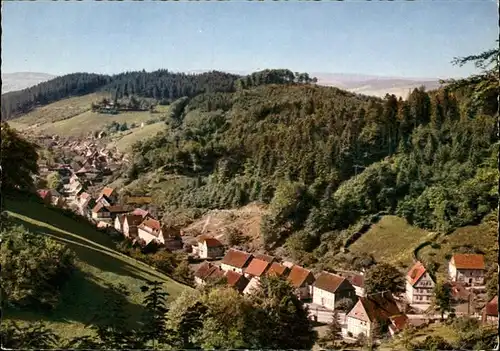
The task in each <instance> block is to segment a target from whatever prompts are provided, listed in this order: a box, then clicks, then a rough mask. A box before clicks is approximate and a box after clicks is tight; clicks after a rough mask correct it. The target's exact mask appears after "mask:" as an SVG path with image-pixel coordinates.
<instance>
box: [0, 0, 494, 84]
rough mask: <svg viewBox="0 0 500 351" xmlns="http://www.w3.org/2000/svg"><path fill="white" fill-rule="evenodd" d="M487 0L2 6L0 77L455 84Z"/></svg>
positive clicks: (483, 29)
mask: <svg viewBox="0 0 500 351" xmlns="http://www.w3.org/2000/svg"><path fill="white" fill-rule="evenodd" d="M497 38H498V7H497V4H496V2H495V1H494V0H471V1H466V0H456V1H451V0H443V1H431V0H427V1H426V0H419V1H415V2H410V1H395V2H387V1H382V2H381V1H373V2H367V1H345V2H334V1H321V2H316V1H315V2H310V1H307V2H305V1H273V2H270V1H264V2H255V1H244V2H243V1H236V0H233V1H224V2H214V1H193V2H171V1H168V2H157V1H154V2H153V1H148V2H146V1H144V2H135V1H134V2H132V1H127V2H111V1H104V2H94V1H91V2H90V1H81V2H60V1H58V2H48V1H43V0H40V1H34V2H27V1H22V2H21V1H13V2H2V72H3V73H12V72H43V73H50V74H55V75H61V74H67V73H73V72H94V73H106V74H114V73H119V72H123V71H126V70H142V69H145V70H146V71H153V70H156V69H160V68H164V69H169V70H171V71H195V70H211V69H216V70H223V71H236V72H240V71H256V70H261V69H265V68H288V69H291V70H293V71H301V72H309V73H313V72H326V73H348V74H354V73H355V74H370V75H377V76H391V77H407V78H408V77H414V78H449V77H463V76H467V75H468V74H470V73H472V72H473V71H474V67H473V66H467V67H462V68H459V67H454V66H453V65H452V64H451V63H450V62H451V60H452V59H453V57H456V56H465V55H470V54H476V53H479V52H481V51H484V50H486V49H490V48H492V47H493V46H494V45H495V40H496V39H497Z"/></svg>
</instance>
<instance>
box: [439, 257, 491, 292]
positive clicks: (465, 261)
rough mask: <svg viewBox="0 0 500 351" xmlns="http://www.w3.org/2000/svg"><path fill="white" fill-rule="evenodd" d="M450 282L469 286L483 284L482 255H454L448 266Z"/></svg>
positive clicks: (483, 265) (483, 267) (483, 266)
mask: <svg viewBox="0 0 500 351" xmlns="http://www.w3.org/2000/svg"><path fill="white" fill-rule="evenodd" d="M448 272H449V275H450V279H451V281H452V282H461V283H464V284H466V285H469V286H474V285H483V284H484V273H485V264H484V255H480V254H454V255H453V256H452V257H451V260H450V263H449V265H448Z"/></svg>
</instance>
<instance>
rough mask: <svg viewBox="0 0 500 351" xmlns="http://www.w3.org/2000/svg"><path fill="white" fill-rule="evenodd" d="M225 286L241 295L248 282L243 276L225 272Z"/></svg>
mask: <svg viewBox="0 0 500 351" xmlns="http://www.w3.org/2000/svg"><path fill="white" fill-rule="evenodd" d="M225 275H226V279H227V284H228V285H229V286H230V287H232V288H234V289H235V290H236V291H238V292H239V293H243V292H244V290H245V288H246V287H247V285H248V283H249V281H248V279H247V278H245V276H244V275H243V274H239V273H236V272H233V271H227V272H226V273H225Z"/></svg>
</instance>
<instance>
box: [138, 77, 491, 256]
mask: <svg viewBox="0 0 500 351" xmlns="http://www.w3.org/2000/svg"><path fill="white" fill-rule="evenodd" d="M492 77H493V78H492ZM490 79H492V80H490ZM479 82H480V85H479V86H478V80H477V78H475V80H473V81H465V82H461V83H460V84H452V85H450V86H448V87H447V88H445V89H441V90H439V91H431V92H426V91H425V90H423V89H415V90H414V91H413V92H412V93H411V94H410V95H409V97H408V99H407V100H402V99H397V98H396V97H395V96H391V95H387V96H386V97H385V99H378V98H371V97H363V96H358V95H355V94H352V93H348V92H345V91H342V90H339V89H336V88H327V87H320V86H314V85H300V84H294V85H264V86H257V87H253V88H250V89H244V90H240V89H238V90H237V91H236V92H233V93H214V94H201V95H198V96H196V97H194V98H192V99H182V100H179V101H177V102H176V103H174V104H173V106H172V107H171V114H170V118H169V120H167V125H166V129H165V131H164V132H160V133H159V134H158V135H157V136H155V137H153V138H151V139H149V140H145V141H143V142H140V143H138V144H136V145H135V146H134V151H135V152H134V162H133V165H132V166H131V168H130V170H129V172H128V177H129V180H130V181H133V180H136V181H134V182H132V183H131V184H130V185H129V186H128V190H129V191H131V192H134V191H139V192H140V191H142V192H144V191H148V190H147V189H148V188H149V187H150V186H152V185H153V186H154V184H152V183H151V181H149V184H147V182H148V181H147V180H146V179H150V180H151V179H160V180H159V181H160V182H161V179H165V178H164V176H167V175H169V174H170V175H171V174H175V175H177V177H174V178H169V180H168V182H167V183H168V184H166V183H165V186H160V187H159V191H155V194H154V195H155V199H156V200H155V201H156V202H157V204H158V205H159V206H161V207H163V209H164V210H165V212H167V213H170V212H171V211H172V210H174V209H175V210H179V209H180V210H189V209H200V208H202V209H207V208H231V207H238V206H242V205H245V204H247V203H249V202H251V201H256V200H257V201H263V202H265V203H268V204H270V209H271V214H270V215H269V216H266V217H265V218H264V222H263V224H262V228H261V230H262V234H263V240H264V242H265V243H266V244H267V245H269V246H274V245H281V244H283V242H284V240H285V239H286V238H287V237H288V236H289V235H290V234H291V233H294V234H293V236H292V238H295V237H297V238H298V240H294V241H293V242H294V243H296V245H298V247H299V249H300V250H304V251H311V250H313V249H315V248H317V249H318V250H320V251H321V252H328V251H329V250H334V249H333V248H332V247H331V246H330V245H338V243H339V241H338V240H336V239H337V238H338V239H340V238H342V235H343V234H342V231H343V230H345V229H346V228H349V227H350V226H352V225H354V224H356V223H357V222H358V221H359V220H361V219H363V218H368V217H369V216H371V215H374V214H377V213H380V212H385V213H393V214H398V215H400V216H402V217H404V218H406V219H408V220H409V221H410V223H413V224H415V225H418V226H420V227H423V228H426V229H430V230H436V231H442V232H448V231H450V230H452V229H453V228H456V227H460V226H464V225H467V224H471V223H478V222H479V221H480V220H481V219H482V218H483V217H484V216H485V215H486V214H487V213H489V212H490V211H492V210H493V209H494V208H495V206H496V201H497V194H496V191H495V186H496V170H495V164H496V154H497V149H498V143H496V129H495V116H496V109H497V108H498V105H497V101H496V98H495V96H494V95H492V94H490V93H491V91H494V87H495V86H497V85H495V84H497V83H496V81H495V80H494V75H488V76H487V77H486V78H484V79H482V78H481V79H479ZM462 83H463V84H462ZM486 85H487V86H488V87H489V88H488V89H487V92H486V94H485V91H486V90H485V89H484V87H485V86H486ZM491 87H493V88H491ZM492 89H493V90H492ZM153 174H155V175H156V176H155V177H149V176H147V175H153ZM145 182H146V183H145ZM154 182H155V181H153V183H154ZM138 188H141V190H137V189H138ZM290 245H291V244H290Z"/></svg>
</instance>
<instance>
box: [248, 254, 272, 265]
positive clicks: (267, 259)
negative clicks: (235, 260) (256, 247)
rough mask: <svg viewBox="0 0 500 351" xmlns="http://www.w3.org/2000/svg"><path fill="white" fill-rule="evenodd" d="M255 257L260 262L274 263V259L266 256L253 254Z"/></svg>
mask: <svg viewBox="0 0 500 351" xmlns="http://www.w3.org/2000/svg"><path fill="white" fill-rule="evenodd" d="M253 257H255V258H258V259H259V260H262V261H266V262H267V263H273V261H274V257H273V256H270V255H266V254H261V253H256V254H253Z"/></svg>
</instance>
